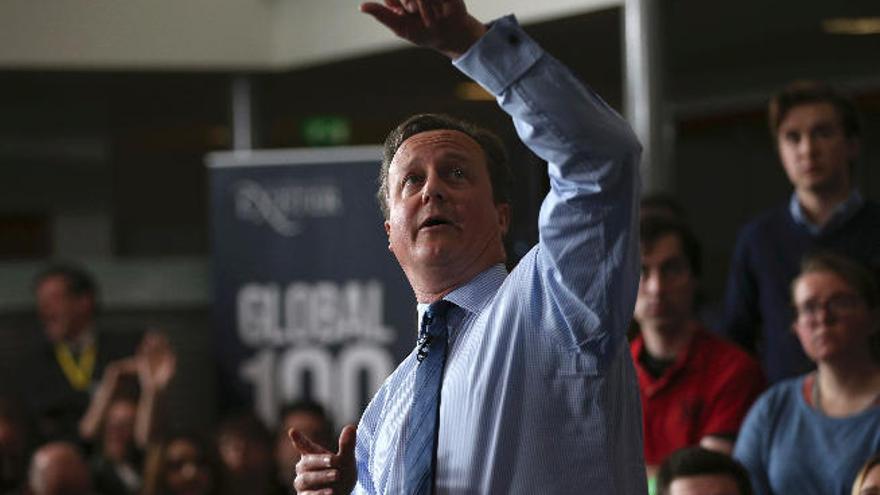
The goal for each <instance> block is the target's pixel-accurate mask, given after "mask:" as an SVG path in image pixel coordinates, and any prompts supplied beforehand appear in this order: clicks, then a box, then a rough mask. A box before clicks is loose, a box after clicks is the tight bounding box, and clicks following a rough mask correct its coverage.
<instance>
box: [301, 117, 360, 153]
mask: <svg viewBox="0 0 880 495" xmlns="http://www.w3.org/2000/svg"><path fill="white" fill-rule="evenodd" d="M302 138H303V141H305V143H306V144H307V145H308V146H338V145H342V144H348V143H349V140H350V139H351V123H350V122H349V121H348V119H346V118H345V117H339V116H334V115H322V116H316V117H308V118H306V119H305V120H303V123H302Z"/></svg>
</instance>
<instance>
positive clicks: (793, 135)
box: [785, 132, 801, 143]
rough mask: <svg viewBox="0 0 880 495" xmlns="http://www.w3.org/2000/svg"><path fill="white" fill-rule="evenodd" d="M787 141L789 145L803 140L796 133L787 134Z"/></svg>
mask: <svg viewBox="0 0 880 495" xmlns="http://www.w3.org/2000/svg"><path fill="white" fill-rule="evenodd" d="M785 140H786V141H788V142H789V143H797V142H798V141H800V140H801V135H800V134H798V133H796V132H789V133H786V134H785Z"/></svg>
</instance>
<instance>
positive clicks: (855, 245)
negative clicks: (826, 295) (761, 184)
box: [721, 201, 880, 383]
mask: <svg viewBox="0 0 880 495" xmlns="http://www.w3.org/2000/svg"><path fill="white" fill-rule="evenodd" d="M815 251H834V252H837V253H839V254H842V255H845V256H848V257H851V258H853V259H855V260H857V261H860V262H861V263H863V264H865V265H867V266H868V267H869V268H871V269H872V270H874V271H875V273H877V270H878V269H880V204H878V203H876V202H873V201H866V202H865V204H864V205H862V207H861V208H860V209H859V210H858V212H856V214H855V215H854V216H853V217H852V218H850V219H849V220H847V221H846V222H844V223H842V224H841V225H837V226H836V227H833V228H830V229H828V230H827V231H823V232H821V233H820V234H818V235H815V236H814V235H812V234H810V233H809V231H808V230H807V229H806V228H805V227H804V226H802V225H800V224H798V223H797V222H795V220H794V219H793V218H792V216H791V213H790V212H789V209H788V204H787V203H786V204H785V205H782V206H780V207H778V208H774V209H772V210H769V211H767V212H765V213H763V214H762V215H760V216H759V217H758V218H756V219H755V220H753V221H752V222H750V223H749V224H747V225H746V226H745V227H744V228H743V229H742V231H741V232H740V234H739V238H738V239H737V243H736V249H735V251H734V254H733V260H732V262H731V266H730V274H729V276H728V280H727V293H726V296H725V311H724V313H725V314H724V319H723V322H722V325H721V330H722V332H723V333H724V334H725V335H726V336H728V337H729V338H731V339H732V340H734V341H735V342H737V343H739V344H740V345H742V346H743V347H745V348H746V349H750V350H752V351H757V352H758V354H759V355H760V357H761V362H762V364H763V365H764V371H765V372H766V374H767V379H768V381H769V382H770V383H775V382H778V381H780V380H782V379H784V378H789V377H793V376H797V375H800V374H803V373H804V372H806V371H808V370H810V369H811V368H812V367H813V363H812V362H811V361H810V360H809V359H808V358H807V357H806V355H805V354H804V352H803V350H802V349H801V345H800V343H799V342H798V340H797V337H796V336H795V335H794V332H792V328H791V325H792V322H793V319H794V310H793V308H792V305H791V296H790V285H791V281H792V280H793V279H794V277H795V276H797V274H798V272H799V271H800V263H801V259H802V258H803V257H804V255H806V254H809V253H811V252H815ZM762 329H763V332H762Z"/></svg>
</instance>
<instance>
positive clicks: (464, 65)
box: [452, 15, 543, 96]
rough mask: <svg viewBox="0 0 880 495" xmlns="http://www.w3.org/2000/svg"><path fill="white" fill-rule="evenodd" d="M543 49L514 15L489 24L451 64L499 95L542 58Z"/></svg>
mask: <svg viewBox="0 0 880 495" xmlns="http://www.w3.org/2000/svg"><path fill="white" fill-rule="evenodd" d="M542 54H543V50H542V49H541V47H540V46H539V45H538V44H537V43H535V40H533V39H532V38H531V37H530V36H529V35H527V34H526V32H525V31H523V29H522V28H521V27H520V25H519V23H518V22H517V21H516V18H515V17H514V16H512V15H508V16H505V17H502V18H500V19H498V20H496V21H494V22H492V24H491V25H490V27H489V30H488V31H486V33H485V34H484V35H483V36H482V37H481V38H480V39H479V40H477V42H476V43H474V44H473V46H471V47H470V48H469V49H468V51H466V52H465V53H464V54H463V55H462V56H460V57H458V58H457V59H455V60H453V61H452V64H453V65H454V66H455V67H456V68H457V69H458V70H460V71H461V72H463V73H464V74H465V75H467V76H468V77H470V78H471V79H473V80H474V81H476V82H477V83H479V84H480V86H482V87H484V88H485V89H486V90H487V91H489V92H490V93H492V94H493V95H495V96H498V95H500V94H501V93H502V92H504V90H505V89H507V87H508V86H510V85H511V84H512V83H513V82H515V81H516V80H517V79H519V78H520V76H522V75H523V74H524V73H525V72H526V71H527V70H529V68H530V67H531V66H532V65H534V64H535V62H537V61H538V59H539V58H541V55H542Z"/></svg>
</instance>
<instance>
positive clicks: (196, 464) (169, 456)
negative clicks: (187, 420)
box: [141, 432, 220, 495]
mask: <svg viewBox="0 0 880 495" xmlns="http://www.w3.org/2000/svg"><path fill="white" fill-rule="evenodd" d="M219 485H220V464H219V460H218V459H217V452H216V449H215V448H214V446H213V444H211V443H209V442H208V441H206V440H205V439H204V438H203V437H202V436H200V435H197V434H194V433H186V432H175V433H170V434H168V435H167V436H165V438H164V439H162V440H160V441H158V442H157V443H155V444H152V445H151V446H150V448H149V449H148V451H147V459H146V462H145V466H144V489H143V492H141V493H142V495H218V494H219V493H220V486H219Z"/></svg>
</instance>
